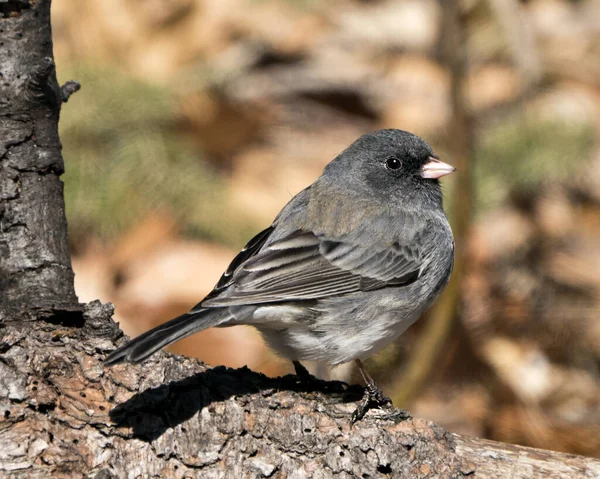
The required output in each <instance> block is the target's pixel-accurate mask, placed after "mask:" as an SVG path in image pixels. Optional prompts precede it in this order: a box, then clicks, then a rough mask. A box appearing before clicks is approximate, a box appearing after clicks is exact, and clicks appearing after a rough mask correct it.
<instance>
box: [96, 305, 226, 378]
mask: <svg viewBox="0 0 600 479" xmlns="http://www.w3.org/2000/svg"><path fill="white" fill-rule="evenodd" d="M228 319H231V315H230V314H229V313H228V311H227V308H214V309H201V310H199V311H194V312H189V313H185V314H182V315H181V316H178V317H176V318H174V319H172V320H171V321H168V322H166V323H164V324H161V325H160V326H157V327H156V328H154V329H151V330H150V331H147V332H145V333H144V334H142V335H140V336H138V337H137V338H135V339H132V340H131V341H129V342H128V343H127V344H125V345H123V346H121V347H120V348H119V349H117V350H115V351H113V352H112V353H110V354H109V355H108V357H107V358H106V359H105V360H104V364H106V365H107V366H111V365H113V364H119V363H123V362H128V363H133V364H137V363H141V362H142V361H144V360H145V359H148V358H149V357H150V356H152V355H153V354H154V353H155V352H157V351H158V350H159V349H162V348H164V347H165V346H168V345H169V344H171V343H174V342H175V341H179V340H180V339H183V338H185V337H187V336H190V335H191V334H194V333H197V332H199V331H202V330H204V329H208V328H212V327H214V326H218V325H220V324H222V323H224V322H225V321H227V320H228Z"/></svg>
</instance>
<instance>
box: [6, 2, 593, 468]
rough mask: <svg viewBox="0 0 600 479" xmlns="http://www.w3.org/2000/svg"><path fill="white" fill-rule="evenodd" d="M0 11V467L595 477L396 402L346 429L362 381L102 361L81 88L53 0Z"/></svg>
mask: <svg viewBox="0 0 600 479" xmlns="http://www.w3.org/2000/svg"><path fill="white" fill-rule="evenodd" d="M0 14H2V15H3V18H2V19H1V20H0V33H1V34H2V42H1V43H0V47H1V55H2V62H1V68H2V71H1V72H0V73H1V76H2V86H1V88H2V90H1V96H0V98H1V101H2V107H3V108H2V111H1V113H0V132H1V135H2V136H1V140H2V143H1V145H0V147H1V148H2V156H1V163H0V258H1V259H0V261H1V263H0V265H1V269H0V285H1V293H2V295H1V297H0V307H1V316H0V319H1V321H2V322H0V476H2V477H23V478H36V477H65V478H67V477H68V478H71V477H95V478H99V479H100V478H110V477H119V478H121V477H144V478H145V477H224V478H241V477H286V478H292V477H296V478H304V477H315V478H318V477H322V478H326V477H359V478H375V477H398V478H402V477H406V478H414V477H442V478H447V477H463V476H472V477H481V478H504V477H557V478H569V479H571V478H579V477H581V478H583V477H588V478H589V477H600V461H597V460H595V459H590V458H585V457H580V456H571V455H566V454H559V453H553V452H549V451H539V450H534V449H528V448H523V447H518V446H511V445H506V444H500V443H494V442H490V441H485V440H481V439H475V438H467V437H462V436H458V435H455V434H451V433H448V432H446V431H444V430H443V429H442V428H441V427H439V426H436V425H435V424H432V423H429V422H427V421H425V420H423V419H409V420H404V416H403V414H402V413H401V411H397V410H388V411H381V412H380V411H374V412H370V413H369V414H368V415H367V416H366V417H365V419H364V420H362V421H361V422H359V423H358V424H356V425H354V426H353V427H352V426H351V424H350V421H349V418H350V414H351V412H352V411H353V409H354V408H355V403H354V401H356V400H358V399H359V398H360V397H361V396H362V389H361V388H359V387H357V386H353V387H349V386H347V385H345V384H342V383H337V382H314V383H311V384H308V385H306V384H303V383H299V382H297V380H296V377H295V376H285V377H283V378H276V379H271V378H267V377H265V376H263V375H261V374H257V373H253V372H252V371H250V370H248V369H239V370H230V369H225V368H214V369H209V368H207V367H206V366H204V365H203V364H201V363H200V362H198V361H195V360H192V359H185V358H181V357H176V356H172V355H168V354H165V353H161V354H159V355H157V356H156V357H155V358H154V359H153V360H151V361H148V362H146V363H144V364H143V365H141V366H131V365H120V366H117V367H115V368H112V369H109V368H105V367H104V366H103V364H102V360H103V359H104V357H105V355H106V352H107V351H109V350H112V349H113V348H114V347H115V345H116V342H122V341H123V338H122V333H121V332H120V330H119V329H118V327H117V326H116V325H115V324H114V322H113V321H112V319H111V315H112V312H113V310H112V307H111V306H110V305H102V304H100V303H99V302H95V303H91V304H88V305H86V306H85V307H84V308H80V306H79V305H77V300H76V297H75V293H74V289H73V273H72V270H71V266H70V258H69V254H68V249H67V241H66V221H65V215H64V204H63V197H62V184H61V182H60V180H59V175H60V174H61V173H62V172H63V163H62V158H61V155H60V143H59V140H58V134H57V122H58V115H59V110H60V105H61V102H62V101H65V100H66V98H67V97H68V94H69V92H70V91H72V90H73V89H75V88H76V85H75V84H69V85H67V86H65V87H63V89H59V87H58V84H57V83H56V76H55V71H54V63H53V60H52V44H51V37H50V2H49V1H48V0H37V1H34V0H31V1H28V0H8V1H5V0H2V1H0ZM78 314H79V316H78ZM77 318H79V319H80V320H79V321H73V320H74V319H77ZM32 320H35V321H32ZM49 320H50V321H49ZM117 340H118V341H117Z"/></svg>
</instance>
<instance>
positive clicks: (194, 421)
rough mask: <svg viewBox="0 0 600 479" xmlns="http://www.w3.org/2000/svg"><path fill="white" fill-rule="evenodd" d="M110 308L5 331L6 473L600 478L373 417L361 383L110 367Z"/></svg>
mask: <svg viewBox="0 0 600 479" xmlns="http://www.w3.org/2000/svg"><path fill="white" fill-rule="evenodd" d="M111 313H112V307H110V306H103V305H101V304H100V303H92V304H90V305H88V306H87V308H86V312H85V316H84V317H85V324H84V325H83V326H82V327H79V328H76V327H65V326H61V325H53V324H49V323H46V322H43V321H37V322H27V323H25V322H11V323H9V324H8V325H7V326H5V327H4V328H3V329H0V334H1V339H0V476H8V477H23V478H25V477H27V478H31V477H49V476H52V477H69V478H70V477H98V478H108V477H144V478H145V477H215V478H221V477H222V478H243V477H249V478H254V477H256V478H259V477H277V478H293V477H295V478H305V477H314V478H319V477H322V478H326V477H342V478H343V477H347V478H350V477H358V478H379V477H381V478H390V477H395V478H430V477H440V478H451V477H464V476H469V477H480V478H496V477H497V478H506V477H523V478H525V477H527V478H530V477H544V478H583V477H586V478H594V477H600V461H598V460H596V459H590V458H585V457H581V456H571V455H566V454H560V453H553V452H549V451H540V450H535V449H529V448H524V447H518V446H512V445H506V444H501V443H494V442H491V441H486V440H481V439H475V438H468V437H461V436H457V435H454V434H451V433H448V432H446V431H445V430H443V429H442V428H441V427H439V426H437V425H435V424H433V423H430V422H427V421H425V420H423V419H409V420H404V421H403V420H401V419H400V417H401V415H400V414H397V415H396V416H395V415H394V411H393V410H392V411H389V410H388V411H386V412H385V413H384V412H379V411H371V412H369V413H368V414H367V416H366V417H365V419H364V420H363V421H361V422H359V423H357V424H356V425H354V426H353V427H351V425H350V421H349V418H350V415H351V413H352V411H353V410H354V407H355V402H354V401H356V400H358V399H359V398H360V396H361V395H362V388H360V387H358V386H352V387H348V386H347V385H345V384H342V383H336V382H327V383H326V382H318V383H315V384H313V385H312V386H308V387H307V386H306V385H304V384H302V383H298V382H297V381H296V377H295V376H285V377H283V378H275V379H271V378H267V377H265V376H263V375H261V374H257V373H254V372H252V371H250V370H248V369H240V370H231V369H225V368H214V369H210V368H208V367H207V366H205V365H203V364H201V363H199V362H198V361H195V360H192V359H187V358H183V357H175V356H172V355H169V354H165V353H161V354H159V355H157V356H156V357H155V359H153V360H150V361H148V362H146V363H144V364H142V365H140V366H131V365H120V366H117V367H114V368H112V369H111V368H105V367H104V366H103V365H102V363H101V361H102V359H103V358H104V357H105V352H107V351H109V350H111V349H113V348H114V346H115V338H119V339H118V340H117V341H116V342H118V343H121V342H122V341H123V340H124V339H123V338H122V337H121V336H122V333H120V331H119V330H118V328H117V327H116V326H115V324H114V323H113V322H112V320H111V319H110V315H111Z"/></svg>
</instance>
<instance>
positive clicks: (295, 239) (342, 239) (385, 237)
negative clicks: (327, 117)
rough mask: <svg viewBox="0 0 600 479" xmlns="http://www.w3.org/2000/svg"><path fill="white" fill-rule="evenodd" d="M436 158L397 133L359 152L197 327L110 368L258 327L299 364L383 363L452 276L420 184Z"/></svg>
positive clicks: (432, 204) (271, 231)
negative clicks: (381, 357)
mask: <svg viewBox="0 0 600 479" xmlns="http://www.w3.org/2000/svg"><path fill="white" fill-rule="evenodd" d="M390 154H394V155H396V156H398V157H400V158H402V160H403V168H404V170H405V171H404V173H402V172H400V173H395V172H390V171H386V170H385V167H384V166H385V165H384V164H383V163H382V162H383V161H385V159H386V158H387V157H388V156H389V155H390ZM431 155H433V153H432V152H431V149H430V148H429V146H428V145H427V144H426V143H425V142H423V141H422V140H420V139H419V138H418V137H416V136H414V135H411V134H409V133H406V132H402V131H400V130H382V131H379V132H375V133H373V134H370V135H365V136H364V137H362V138H361V139H359V140H357V142H355V143H354V144H353V145H351V146H350V147H349V148H348V149H347V150H346V151H345V152H343V153H342V154H341V155H339V156H338V157H337V158H336V159H335V160H334V161H333V162H331V163H330V164H329V165H328V166H327V168H326V169H325V171H324V173H323V175H322V176H321V177H320V178H319V179H318V180H317V181H316V182H315V183H313V185H311V186H310V187H309V188H306V189H305V190H303V191H302V192H300V193H299V194H298V195H296V196H295V197H294V198H293V199H292V200H291V201H290V202H289V203H288V205H286V206H285V208H284V209H283V210H282V211H281V213H280V214H279V215H278V217H277V218H276V219H275V221H274V222H273V224H272V225H271V226H270V227H269V228H268V229H267V230H265V231H263V232H261V233H259V234H258V235H257V236H256V237H255V238H253V239H252V240H251V241H250V243H249V244H248V245H247V247H246V248H245V249H244V250H242V252H241V253H240V254H239V255H238V256H237V257H236V258H235V259H234V261H233V262H232V264H231V266H230V268H229V269H228V270H227V272H226V273H225V274H224V275H223V277H222V278H221V280H220V281H219V283H218V284H217V286H216V287H215V290H214V291H213V292H212V293H211V294H209V295H208V296H207V298H205V299H204V300H203V301H202V302H201V303H199V304H198V305H197V306H196V307H195V308H193V309H192V310H191V312H190V313H189V315H190V321H189V323H190V324H186V321H185V319H184V320H179V322H177V323H175V324H174V325H173V326H172V327H170V328H165V327H164V326H163V330H162V332H161V330H160V329H159V328H160V327H159V328H157V332H156V333H154V336H152V334H149V333H146V335H143V336H141V337H140V338H138V339H135V340H133V341H132V342H131V343H129V344H128V345H126V346H124V347H123V348H121V349H120V350H117V351H116V352H115V353H113V354H112V355H111V357H110V358H109V361H110V362H119V361H127V360H134V359H135V360H137V359H139V358H141V357H144V358H145V357H147V355H144V354H143V352H144V348H145V347H146V346H145V344H146V343H147V344H148V351H150V349H151V350H152V351H151V352H150V354H151V353H152V352H154V351H155V350H156V349H157V346H158V347H162V346H164V345H165V344H168V343H169V342H172V341H175V340H178V339H181V337H184V336H187V335H189V334H191V333H193V332H196V331H198V330H201V329H205V327H213V326H229V325H235V324H249V325H253V326H255V327H256V328H258V330H259V331H261V332H262V334H263V336H264V337H265V339H266V341H267V342H268V343H269V344H270V345H271V347H273V348H274V349H275V350H276V351H278V352H279V353H281V354H283V355H285V356H287V357H289V358H290V359H292V360H302V359H315V360H321V361H326V362H329V363H331V364H339V363H342V362H346V361H350V360H352V359H357V358H359V359H363V358H366V357H368V356H370V355H371V354H373V353H375V352H377V351H378V350H380V349H381V348H382V347H384V346H386V345H387V344H389V343H390V342H391V341H393V340H394V339H396V338H397V337H398V336H399V335H400V334H402V332H404V331H405V330H406V328H407V327H408V326H410V325H411V324H412V323H413V322H414V321H415V320H416V319H417V318H418V317H419V316H420V315H421V314H422V313H423V312H424V311H425V310H426V309H427V308H428V307H429V306H430V305H431V303H432V302H433V301H434V300H435V298H436V297H437V296H438V295H439V293H440V292H441V290H442V289H443V287H444V286H445V284H446V282H447V281H448V278H449V276H450V273H451V271H452V264H453V252H454V243H453V239H452V233H451V230H450V227H449V225H448V222H447V220H446V216H445V214H444V211H443V208H442V196H441V190H440V187H439V184H438V183H437V181H431V180H427V181H425V180H422V179H420V178H418V177H417V176H416V175H415V174H414V172H413V170H415V171H416V169H417V168H418V167H419V165H420V164H421V162H422V161H424V158H427V157H429V156H431ZM150 333H152V332H150ZM136 341H137V342H136ZM134 353H135V354H134ZM111 358H112V359H111Z"/></svg>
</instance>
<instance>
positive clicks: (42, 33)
mask: <svg viewBox="0 0 600 479" xmlns="http://www.w3.org/2000/svg"><path fill="white" fill-rule="evenodd" d="M71 90H72V84H70V85H69V86H68V87H67V89H66V90H65V92H63V91H62V90H61V89H60V87H59V86H58V83H57V81H56V72H55V68H54V61H53V56H52V41H51V30H50V1H49V0H40V1H33V0H32V1H29V0H10V1H6V2H0V321H2V320H7V319H8V318H9V317H22V316H23V314H32V317H33V316H35V317H40V316H45V317H51V316H53V315H55V314H56V313H57V312H67V311H70V312H74V313H77V312H78V311H79V307H78V306H77V297H76V296H75V290H74V287H73V270H72V269H71V259H70V256H69V251H68V247H67V224H66V218H65V206H64V199H63V185H62V182H61V181H60V179H59V176H60V175H61V174H62V173H63V172H64V164H63V159H62V156H61V145H60V141H59V138H58V116H59V113H60V106H61V102H62V101H65V100H66V98H68V93H69V92H70V91H71ZM17 312H19V313H20V314H19V315H15V314H13V313H17ZM42 312H44V314H43V315H42V314H41V313H42Z"/></svg>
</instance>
